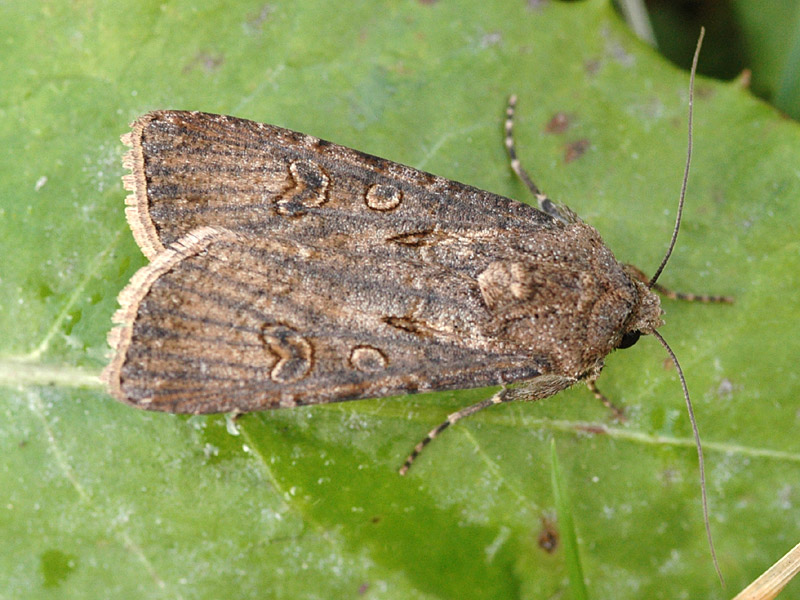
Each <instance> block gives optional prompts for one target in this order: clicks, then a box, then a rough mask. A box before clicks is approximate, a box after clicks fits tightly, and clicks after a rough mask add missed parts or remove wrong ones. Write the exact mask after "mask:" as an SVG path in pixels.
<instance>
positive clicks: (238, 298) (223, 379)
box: [103, 56, 720, 507]
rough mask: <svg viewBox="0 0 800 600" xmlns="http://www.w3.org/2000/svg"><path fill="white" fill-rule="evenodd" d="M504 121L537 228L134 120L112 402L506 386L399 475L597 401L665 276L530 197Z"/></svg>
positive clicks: (334, 149)
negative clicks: (456, 436)
mask: <svg viewBox="0 0 800 600" xmlns="http://www.w3.org/2000/svg"><path fill="white" fill-rule="evenodd" d="M695 61H696V56H695ZM693 76H694V67H693V70H692V78H693ZM690 98H691V96H690ZM690 106H691V99H690ZM513 109H514V98H512V100H511V102H510V105H509V108H508V116H507V121H506V133H507V135H506V145H507V148H508V151H509V154H510V156H511V159H512V166H513V167H514V170H515V171H516V172H517V173H518V174H519V175H520V177H522V178H523V180H524V181H525V182H526V184H528V186H529V187H530V189H531V190H532V191H533V192H534V193H535V194H536V196H537V200H538V202H539V207H540V208H539V209H537V208H534V207H532V206H529V205H527V204H523V203H521V202H517V201H515V200H511V199H508V198H504V197H502V196H498V195H496V194H492V193H490V192H486V191H482V190H479V189H476V188H473V187H470V186H467V185H464V184H462V183H458V182H455V181H451V180H448V179H444V178H442V177H437V176H435V175H431V174H429V173H425V172H422V171H418V170H416V169H413V168H411V167H407V166H403V165H400V164H397V163H394V162H391V161H388V160H384V159H382V158H377V157H375V156H371V155H368V154H364V153H362V152H358V151H356V150H352V149H350V148H346V147H343V146H339V145H336V144H333V143H331V142H327V141H325V140H321V139H318V138H315V137H312V136H309V135H305V134H302V133H297V132H294V131H289V130H286V129H282V128H280V127H276V126H274V125H266V124H263V123H255V122H252V121H247V120H244V119H239V118H235V117H229V116H221V115H212V114H207V113H202V112H185V111H175V110H165V111H156V112H151V113H149V114H146V115H144V116H143V117H141V118H139V119H138V120H136V121H135V122H134V123H133V124H132V131H131V132H130V133H128V134H126V135H124V136H123V137H122V140H123V142H124V143H125V144H127V145H128V146H130V147H131V150H130V151H129V152H128V153H127V154H126V155H125V158H124V165H125V166H126V167H127V168H129V169H130V170H131V174H130V175H126V176H125V178H124V185H125V187H126V189H128V190H130V191H132V192H133V194H132V195H130V196H129V197H128V198H127V199H126V203H127V205H128V206H127V208H126V211H125V212H126V216H127V219H128V222H129V224H130V226H131V229H132V231H133V235H134V237H135V239H136V241H137V243H138V244H139V246H140V247H141V249H142V251H143V252H144V254H145V255H146V256H147V258H149V259H150V261H151V262H150V264H149V265H147V266H145V267H143V268H142V269H140V270H139V272H137V273H136V274H135V275H134V277H133V278H132V280H131V282H130V283H129V284H128V285H127V286H126V287H125V289H123V290H122V292H121V293H120V295H119V302H120V305H121V308H120V310H119V311H118V312H117V313H116V315H115V317H114V321H115V322H116V323H117V324H118V326H117V327H116V328H114V329H113V330H112V331H111V333H110V334H109V343H110V345H111V346H112V347H113V348H114V357H113V359H112V361H111V363H110V364H109V366H108V367H107V368H106V370H105V371H104V373H103V379H104V380H105V382H106V383H107V385H108V389H109V390H110V392H111V394H112V395H113V396H114V397H116V398H117V399H119V400H121V401H123V402H126V403H128V404H131V405H133V406H136V407H139V408H145V409H148V410H158V411H166V412H173V413H218V412H228V411H235V412H248V411H254V410H265V409H273V408H282V407H293V406H301V405H309V404H321V403H328V402H338V401H344V400H355V399H359V398H375V397H379V396H389V395H399V394H407V393H414V392H423V391H427V390H448V389H460V388H472V387H487V386H497V385H500V386H503V389H502V390H501V391H500V392H498V393H497V394H495V395H494V396H493V397H491V398H489V399H487V400H484V401H483V402H481V403H478V404H476V405H474V406H471V407H468V408H466V409H464V410H461V411H459V412H457V413H454V414H453V415H450V417H448V420H447V421H445V422H444V423H443V424H442V425H440V426H439V427H437V428H436V429H434V430H433V431H431V433H430V434H429V435H428V436H427V437H426V438H425V439H424V440H423V441H422V442H420V443H419V444H418V445H417V447H416V448H415V449H414V452H413V453H412V454H411V456H409V458H408V459H407V461H406V463H405V464H404V465H403V468H402V470H401V472H403V473H404V472H405V471H406V470H407V469H408V466H409V465H410V464H411V462H412V461H413V460H414V458H415V457H416V455H417V454H418V453H419V451H420V450H421V449H422V448H423V447H424V446H425V444H427V443H428V442H429V441H430V440H431V439H433V438H434V437H435V436H436V435H437V434H438V433H439V432H441V431H442V430H443V429H445V428H446V427H447V426H448V425H450V424H451V423H454V422H455V421H457V420H459V419H461V418H463V417H465V416H467V415H469V414H472V413H474V412H476V411H478V410H480V409H481V408H484V407H486V406H489V405H491V404H497V403H500V402H507V401H510V400H516V399H524V400H536V399H541V398H545V397H548V396H551V395H553V394H555V393H556V392H558V391H560V390H563V389H565V388H567V387H569V386H571V385H573V384H575V383H577V382H579V381H584V382H587V383H589V384H590V387H592V388H593V389H594V390H595V392H596V393H597V394H598V395H599V392H597V391H596V388H594V387H593V386H594V380H595V379H596V378H597V376H598V375H599V373H600V371H601V369H602V368H603V361H604V359H605V357H606V356H607V355H608V354H609V353H610V352H611V351H613V350H614V349H616V348H625V347H628V346H630V345H632V344H633V343H634V342H635V341H636V340H637V339H638V338H639V336H640V335H642V334H653V335H655V336H656V337H658V339H659V341H661V342H662V343H664V342H663V339H662V338H661V337H660V335H659V334H658V332H657V331H656V329H657V328H658V327H659V326H660V325H661V324H662V320H661V314H662V310H661V306H660V301H659V298H658V297H657V296H656V295H655V294H654V293H653V292H652V291H651V288H652V287H653V286H654V285H655V279H656V277H657V275H658V273H660V272H661V269H662V268H663V264H662V266H661V267H660V268H659V270H658V272H657V275H656V276H655V277H653V278H652V280H651V281H649V282H648V281H647V279H646V278H643V276H642V273H641V272H640V271H638V270H637V269H635V268H633V267H630V266H627V265H624V264H621V263H619V262H618V261H617V260H616V259H615V258H614V255H613V254H612V252H611V250H609V249H608V248H607V247H606V246H605V244H604V243H603V241H602V239H601V238H600V235H599V234H598V233H597V231H596V230H595V229H594V228H593V227H591V226H590V225H588V224H586V223H584V222H582V221H581V220H580V219H579V218H578V217H577V216H576V215H575V214H574V213H573V212H572V211H570V210H569V209H568V208H566V207H564V206H560V205H557V204H555V203H554V202H552V201H551V200H549V199H548V198H547V197H546V196H544V195H543V194H541V192H539V190H538V188H536V186H535V185H534V184H533V182H531V181H530V178H529V177H528V176H527V174H526V173H525V171H524V170H522V168H521V167H520V165H519V161H518V160H517V159H516V154H515V151H514V145H513V141H512V136H511V133H512V130H511V124H512V117H513ZM690 119H691V112H690ZM687 169H688V165H687ZM685 184H686V180H685V178H684V190H685ZM681 197H682V198H683V192H682V194H681ZM676 234H677V229H676V231H675V234H674V235H673V240H672V244H674V237H675V235H676ZM665 262H666V258H665V260H664V263H665ZM699 299H703V300H720V299H719V298H699ZM669 352H670V355H671V356H673V357H674V355H672V353H671V351H669ZM676 365H677V363H676ZM679 374H680V376H681V382H682V384H684V390H685V382H684V381H683V376H682V374H681V373H680V370H679ZM512 383H518V384H519V385H516V386H513V387H505V386H507V385H508V384H512ZM686 399H687V404H688V394H687V396H686ZM689 406H690V405H689ZM695 436H696V439H697V441H698V449H699V437H698V435H697V431H696V429H695ZM700 460H701V477H702V454H700ZM704 507H705V493H704Z"/></svg>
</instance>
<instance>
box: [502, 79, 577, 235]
mask: <svg viewBox="0 0 800 600" xmlns="http://www.w3.org/2000/svg"><path fill="white" fill-rule="evenodd" d="M516 106H517V95H516V94H513V95H511V96H510V97H509V99H508V107H507V108H506V122H505V134H506V135H505V145H506V150H507V151H508V158H509V159H510V161H511V168H512V169H514V173H516V174H517V177H519V178H520V179H521V180H522V182H523V183H524V184H525V185H526V186H527V187H528V189H529V190H530V191H531V193H532V194H533V195H534V196H535V197H536V202H537V203H538V204H539V210H541V211H542V212H543V213H546V214H548V215H550V216H551V217H553V218H554V219H558V220H559V221H562V222H564V223H572V222H574V221H576V220H577V215H575V213H573V212H572V211H571V210H570V209H569V208H567V207H566V206H561V205H558V204H556V203H555V202H553V201H552V200H550V198H548V197H547V195H546V194H544V193H543V192H542V191H541V190H540V189H539V188H538V186H537V185H536V184H535V183H533V180H532V179H531V177H530V175H528V172H527V171H526V170H525V169H524V168H523V167H522V164H521V163H520V162H519V158H517V147H516V144H515V143H514V110H515V108H516Z"/></svg>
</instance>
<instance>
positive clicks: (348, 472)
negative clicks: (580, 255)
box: [0, 0, 800, 600]
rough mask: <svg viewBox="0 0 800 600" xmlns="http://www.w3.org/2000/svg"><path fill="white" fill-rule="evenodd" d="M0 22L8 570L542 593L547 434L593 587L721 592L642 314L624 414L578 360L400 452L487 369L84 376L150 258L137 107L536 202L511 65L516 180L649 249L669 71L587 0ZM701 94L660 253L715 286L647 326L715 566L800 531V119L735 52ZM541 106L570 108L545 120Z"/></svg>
mask: <svg viewBox="0 0 800 600" xmlns="http://www.w3.org/2000/svg"><path fill="white" fill-rule="evenodd" d="M0 33H1V34H2V35H0V40H2V41H3V69H2V70H0V90H2V94H1V95H0V111H2V112H1V113H0V116H2V119H0V144H2V147H3V148H4V149H5V151H4V153H3V155H2V158H1V159H0V256H2V259H0V260H1V261H2V262H0V331H2V338H1V339H0V397H1V398H2V400H1V401H0V406H2V409H3V416H4V418H3V420H2V423H3V425H1V426H0V440H1V441H2V446H0V452H2V455H3V458H4V460H3V468H2V469H0V498H2V503H0V573H2V574H3V575H2V578H0V581H1V582H2V583H1V584H0V596H7V597H10V598H17V597H25V598H50V597H53V596H58V597H60V598H87V597H98V596H100V595H102V596H104V597H105V596H112V597H114V598H137V599H139V598H217V597H223V596H225V597H229V596H234V597H238V598H264V597H270V598H292V599H294V598H340V597H365V598H382V599H383V598H387V599H391V598H403V599H408V598H412V599H414V598H420V599H422V598H425V599H431V598H459V599H472V598H474V599H478V598H552V597H559V596H563V595H564V593H565V591H566V590H567V589H568V581H567V577H566V566H565V557H564V554H563V550H562V549H557V550H556V551H555V552H554V553H553V554H550V553H548V552H546V551H544V550H543V549H542V548H541V547H540V546H539V544H538V543H537V538H538V536H539V533H540V529H541V528H542V518H543V516H544V515H547V514H552V512H553V510H554V499H553V495H552V488H551V486H550V473H549V468H550V467H549V464H550V458H549V443H550V440H552V439H555V440H556V442H557V444H558V448H559V458H560V463H561V467H562V469H563V471H564V474H565V477H564V481H566V482H569V484H570V485H571V486H572V487H571V489H569V496H570V498H571V499H572V514H573V518H574V520H575V525H576V529H577V531H579V532H580V536H579V537H578V544H579V548H580V555H581V557H582V559H583V568H584V575H585V579H586V584H587V587H588V590H589V595H590V597H594V598H615V599H621V600H624V599H627V598H637V599H639V598H680V597H687V598H688V597H691V598H726V597H729V596H731V595H733V594H732V593H728V592H726V591H723V590H721V589H720V587H719V584H718V582H717V580H716V575H715V573H714V569H713V566H712V564H711V559H710V557H709V553H708V548H707V546H706V540H705V535H704V532H703V522H702V512H701V507H700V493H699V489H698V481H697V479H698V475H697V461H696V453H695V449H694V446H693V443H692V439H691V428H690V426H689V423H688V420H687V418H686V415H685V412H684V409H683V399H682V397H681V391H680V386H679V384H678V382H677V380H676V378H675V373H674V371H673V370H672V369H671V368H670V367H669V363H668V361H666V357H665V356H664V354H663V351H662V350H661V348H660V346H659V345H658V344H657V343H655V341H653V340H649V339H643V340H642V341H641V342H640V343H639V344H637V346H636V347H634V348H632V349H629V350H625V351H623V352H618V353H615V354H613V355H612V356H610V357H609V358H608V361H607V363H608V364H607V367H606V369H605V371H604V373H603V376H602V377H601V379H600V381H599V385H600V387H601V389H602V390H603V391H604V392H605V393H606V394H607V395H608V396H610V397H611V398H612V399H613V400H614V401H615V402H616V403H618V404H621V405H624V406H625V407H626V413H627V415H628V420H627V421H626V422H625V423H623V424H615V423H613V422H612V421H611V420H610V418H609V415H608V413H607V411H606V410H605V409H604V408H603V407H601V406H599V405H598V403H597V402H596V401H595V400H594V399H593V398H592V396H591V394H589V393H588V392H587V391H586V390H585V389H582V388H580V389H573V390H569V391H568V392H565V393H562V394H559V395H558V396H556V397H553V398H550V399H548V400H546V401H543V402H539V403H534V404H509V405H504V406H499V407H494V408H492V409H488V410H486V411H484V412H482V413H480V414H479V415H476V416H475V417H473V418H471V419H469V420H467V421H466V422H464V423H460V424H459V425H458V426H457V427H454V428H452V430H448V431H447V432H446V434H444V435H443V436H441V438H439V439H437V440H436V441H435V442H434V443H433V444H431V445H430V446H429V447H428V449H427V450H426V451H425V453H424V454H423V456H422V457H421V458H420V460H419V461H418V463H416V464H415V465H414V468H413V469H412V470H411V472H410V473H409V474H408V475H407V476H406V477H405V478H402V477H399V476H398V475H397V474H396V470H397V468H398V467H399V466H400V464H401V463H402V461H403V459H404V458H405V456H406V454H407V453H408V451H409V450H410V449H411V448H412V447H413V445H414V444H415V443H416V442H417V441H418V440H419V439H420V438H421V437H422V436H423V435H424V434H425V432H427V431H428V430H429V429H430V428H431V427H432V426H434V425H436V424H438V423H439V422H441V421H442V420H443V419H444V418H445V416H446V415H447V414H448V413H449V412H452V411H454V410H457V409H458V408H460V407H462V406H465V405H467V404H469V403H472V402H475V401H478V400H479V399H482V398H486V397H487V396H488V395H489V394H491V393H492V391H493V390H467V391H463V392H458V393H438V394H426V395H419V396H410V397H403V398H390V399H378V400H369V401H360V402H349V403H344V404H341V405H331V406H319V407H310V408H304V409H297V410H284V411H274V412H270V413H261V414H251V415H247V416H244V417H242V418H241V419H240V420H239V421H238V422H237V424H236V428H238V429H236V428H234V427H233V426H228V424H227V423H226V421H225V419H224V418H223V417H221V416H216V417H181V416H174V415H166V414H152V413H145V412H140V411H136V410H134V409H132V408H129V407H127V406H123V405H121V404H118V403H116V402H115V401H113V400H112V399H111V398H110V397H109V396H108V395H107V394H106V393H105V392H104V391H103V390H102V389H101V387H100V386H99V384H98V383H97V380H96V376H97V374H99V372H100V370H101V369H102V367H103V365H104V364H105V361H106V353H107V346H106V342H105V335H106V332H107V330H108V329H109V328H110V318H111V314H112V313H113V311H114V310H115V308H116V301H115V296H116V294H117V293H118V292H119V290H120V289H121V288H122V287H123V286H124V284H125V283H126V282H127V280H128V279H129V278H130V276H131V275H132V274H133V273H134V272H135V271H136V270H137V269H138V268H139V267H141V266H142V265H144V264H145V262H146V261H145V259H144V258H143V257H142V255H141V253H140V252H139V250H138V248H137V247H136V244H135V242H134V241H133V238H132V236H131V235H130V232H129V231H128V228H127V225H126V223H125V218H124V214H123V207H124V202H123V199H124V196H125V193H124V192H123V190H122V188H121V185H120V179H119V178H120V176H121V175H122V174H123V169H122V167H121V165H120V157H121V155H122V153H123V152H124V147H123V146H122V145H121V144H120V143H119V142H118V141H117V140H118V136H119V135H120V134H121V133H123V132H125V131H126V129H127V123H128V122H129V121H130V120H132V119H133V118H134V117H136V116H137V115H139V114H141V113H143V112H146V111H147V110H150V109H155V108H182V109H202V110H206V111H211V112H220V113H228V114H234V115H237V116H240V117H245V118H250V119H255V120H260V121H266V122H271V123H275V124H277V125H281V126H284V127H290V128H293V129H297V130H299V131H303V132H307V133H310V134H313V135H316V136H320V137H324V138H327V139H330V140H334V141H336V142H339V143H342V144H346V145H348V146H352V147H355V148H358V149H360V150H363V151H365V152H370V153H373V154H378V155H381V156H385V157H387V158H390V159H392V160H395V161H398V162H402V163H406V164H410V165H413V166H415V167H417V168H422V169H425V170H428V171H431V172H434V173H437V174H440V175H443V176H446V177H449V178H452V179H457V180H460V181H464V182H466V183H469V184H472V185H475V186H478V187H481V188H484V189H488V190H491V191H493V192H497V193H501V194H504V195H508V196H512V197H516V198H520V199H524V200H526V201H530V196H529V194H527V192H526V190H525V188H524V186H522V185H521V184H520V183H519V182H518V181H517V180H516V179H515V178H514V176H513V173H512V172H511V171H510V169H509V168H508V164H507V159H506V157H505V154H504V149H503V145H502V120H503V111H504V108H505V103H506V98H507V96H508V95H509V94H510V93H516V94H517V95H518V96H519V104H518V121H517V142H518V146H519V152H520V156H521V159H522V161H523V164H525V165H526V167H527V169H528V170H529V171H530V172H531V174H532V175H533V176H534V179H535V181H536V182H537V183H538V184H539V185H540V187H541V188H542V189H544V190H546V191H547V192H548V194H549V195H550V196H551V197H553V198H554V199H556V200H558V201H561V202H564V203H566V204H568V205H569V206H570V207H571V208H572V209H574V210H575V211H576V212H578V213H579V214H580V215H581V216H582V217H583V218H584V219H585V220H586V221H587V222H589V223H591V224H593V225H595V226H596V227H597V228H598V230H599V231H600V232H601V234H602V235H603V237H604V239H605V241H606V242H607V244H608V245H609V247H610V248H612V249H614V251H615V253H616V254H617V256H618V257H619V258H620V260H624V261H630V262H635V263H636V264H637V265H638V266H639V267H641V268H643V269H644V270H645V271H648V272H649V271H652V270H653V269H654V268H655V266H656V265H657V264H658V261H659V260H660V258H661V255H662V253H663V252H664V249H665V247H666V244H667V241H668V238H669V234H670V231H671V228H672V222H673V216H674V210H675V204H676V200H677V195H678V189H679V185H680V177H681V173H682V169H683V161H684V157H685V147H686V132H685V122H686V100H687V83H688V74H687V73H686V72H683V71H680V70H678V69H677V68H675V67H673V66H671V65H669V64H668V63H667V62H666V61H665V60H663V59H662V58H660V57H659V56H658V55H657V54H656V53H655V52H654V51H652V50H651V49H649V48H647V47H646V46H644V45H643V44H642V43H640V42H638V41H637V40H636V39H634V38H633V37H632V35H631V34H630V33H629V32H628V31H627V29H626V28H625V26H624V25H623V24H622V23H621V22H620V21H619V19H618V18H617V16H616V15H615V14H614V13H613V12H612V10H611V8H610V6H609V5H608V4H607V3H606V2H603V1H600V0H595V1H589V2H582V3H563V4H562V3H557V2H550V3H543V4H542V3H530V6H529V5H528V4H526V3H525V2H521V1H520V2H505V1H501V0H489V1H487V0H482V1H478V0H467V1H464V2H458V3H455V2H422V1H420V2H404V3H398V2H354V3H330V2H321V1H311V0H309V1H304V2H278V1H275V2H270V3H263V2H255V1H252V2H251V1H243V2H237V3H224V2H219V1H214V2H189V1H188V0H173V1H171V2H167V3H163V2H158V3H157V2H149V1H141V0H140V1H138V2H133V1H132V0H123V1H120V2H114V3H110V2H97V1H94V2H92V1H85V2H80V3H67V2H60V3H53V2H42V1H40V2H36V1H32V2H11V3H8V2H7V3H4V4H2V5H0ZM701 61H702V57H701ZM696 91H697V94H696V106H695V111H696V112H695V123H696V130H695V153H694V163H693V171H692V176H691V180H690V183H689V195H688V200H687V210H686V214H685V216H684V225H683V230H682V232H681V235H680V237H679V240H678V248H677V249H676V252H675V254H674V255H673V257H672V260H671V262H670V264H669V265H668V267H667V270H666V272H665V274H664V275H663V276H662V278H661V282H662V283H663V284H664V285H668V286H671V287H674V288H676V289H681V290H688V291H698V292H709V293H722V294H730V295H733V296H735V297H736V304H735V305H733V306H713V305H697V304H694V305H693V304H685V303H677V302H672V301H665V302H664V306H665V309H666V311H667V314H666V315H665V319H666V321H667V325H665V326H664V327H663V330H662V333H663V334H664V336H665V337H666V338H667V339H668V340H669V342H670V343H671V344H672V346H673V348H674V349H675V351H676V353H677V355H678V357H679V358H680V360H681V362H682V366H683V368H684V370H685V372H686V373H687V378H688V383H689V388H690V391H691V392H692V395H693V401H694V404H695V411H696V414H697V419H698V423H699V426H700V431H701V434H702V437H703V440H704V442H705V452H706V460H707V478H708V485H709V494H710V504H711V511H712V514H711V519H712V530H713V533H714V535H715V539H716V543H717V552H718V556H719V559H720V563H721V566H722V570H723V572H724V573H725V575H726V577H727V579H728V583H729V589H730V590H737V589H740V588H741V587H743V586H744V585H745V584H746V583H747V582H749V581H750V580H751V579H752V578H754V577H755V576H756V575H757V574H759V573H760V572H761V571H763V570H764V569H765V568H766V567H767V566H769V565H770V564H772V562H773V561H774V560H775V559H776V558H777V557H779V556H780V555H782V554H783V553H784V552H785V550H786V549H787V548H789V547H791V546H792V545H794V543H796V541H797V539H798V537H800V518H798V514H800V512H798V510H797V505H798V503H800V447H799V446H800V443H799V442H798V436H797V429H798V424H799V423H798V421H800V416H799V415H800V399H799V398H800V394H798V390H799V389H800V387H799V386H798V370H797V367H796V359H797V357H798V356H800V342H798V340H799V339H800V335H798V320H797V315H798V313H799V312H800V306H798V294H797V273H798V272H800V241H798V240H800V235H798V223H800V203H798V201H797V199H798V198H799V197H800V172H799V171H798V168H797V165H798V164H800V130H799V129H798V126H797V124H796V123H794V122H792V121H789V120H787V119H784V118H782V117H781V116H780V115H779V114H778V113H777V112H776V111H775V110H773V109H771V108H770V107H768V106H766V105H765V104H763V103H761V102H759V101H757V100H754V99H753V98H752V97H751V95H750V93H749V92H748V91H747V90H745V89H741V88H740V87H738V85H737V84H736V83H730V84H723V83H718V82H714V81H710V80H704V79H701V80H699V81H698V83H697V90H696ZM560 113H563V115H565V116H566V121H567V123H568V126H567V128H566V130H564V131H562V132H551V131H549V130H548V127H547V125H548V123H549V122H550V121H551V119H552V118H553V117H554V116H555V115H557V114H560ZM457 201H458V199H457V198H454V199H453V202H457ZM231 431H236V432H237V433H238V435H234V434H232V433H231ZM794 585H795V587H794V589H795V590H796V589H797V587H796V584H794ZM790 589H792V586H791V585H790ZM97 590H102V592H98V591H97ZM786 594H787V597H788V595H790V594H791V592H786Z"/></svg>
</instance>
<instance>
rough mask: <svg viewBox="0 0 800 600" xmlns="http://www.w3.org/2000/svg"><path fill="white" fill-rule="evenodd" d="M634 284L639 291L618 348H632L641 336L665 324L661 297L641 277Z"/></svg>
mask: <svg viewBox="0 0 800 600" xmlns="http://www.w3.org/2000/svg"><path fill="white" fill-rule="evenodd" d="M633 284H634V285H635V286H636V292H637V299H636V304H635V305H634V307H633V310H632V311H631V314H630V316H629V317H628V320H627V322H626V323H625V327H624V329H623V332H622V336H621V337H620V339H619V341H618V342H617V346H616V347H617V348H618V349H623V348H630V347H631V346H633V345H634V344H635V343H636V342H637V341H639V337H641V336H642V335H648V334H651V333H653V331H655V330H656V328H658V327H661V325H663V324H664V321H663V320H662V319H661V315H662V314H663V313H664V311H663V310H662V309H661V299H660V298H659V297H658V296H657V295H656V294H655V293H653V292H652V291H651V290H650V289H649V288H648V287H647V285H646V284H645V283H644V282H642V281H640V280H639V279H634V280H633Z"/></svg>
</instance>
